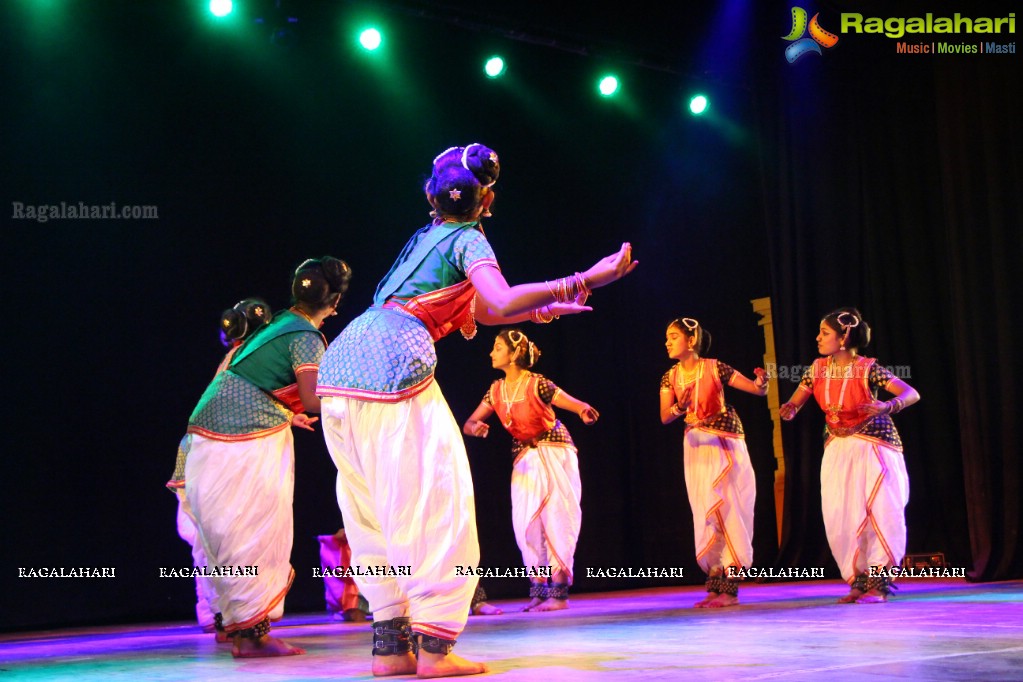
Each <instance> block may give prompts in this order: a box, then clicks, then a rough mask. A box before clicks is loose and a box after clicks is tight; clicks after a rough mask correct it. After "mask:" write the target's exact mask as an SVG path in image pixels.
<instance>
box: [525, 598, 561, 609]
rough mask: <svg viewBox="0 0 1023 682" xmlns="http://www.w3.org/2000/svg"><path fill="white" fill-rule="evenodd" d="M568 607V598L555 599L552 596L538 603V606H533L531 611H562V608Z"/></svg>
mask: <svg viewBox="0 0 1023 682" xmlns="http://www.w3.org/2000/svg"><path fill="white" fill-rule="evenodd" d="M567 608H568V600H567V599H555V598H554V597H551V598H550V599H547V600H545V601H544V602H543V603H541V604H537V605H536V606H534V607H533V608H531V609H530V611H561V610H562V609H567Z"/></svg>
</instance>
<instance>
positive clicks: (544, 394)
mask: <svg viewBox="0 0 1023 682" xmlns="http://www.w3.org/2000/svg"><path fill="white" fill-rule="evenodd" d="M536 392H537V393H539V394H540V400H542V401H544V402H545V403H547V404H548V405H550V404H551V403H552V402H554V396H555V395H557V393H558V387H557V386H556V385H555V384H554V382H553V381H551V380H550V379H548V378H547V377H544V376H542V377H540V379H539V380H538V381H537V382H536Z"/></svg>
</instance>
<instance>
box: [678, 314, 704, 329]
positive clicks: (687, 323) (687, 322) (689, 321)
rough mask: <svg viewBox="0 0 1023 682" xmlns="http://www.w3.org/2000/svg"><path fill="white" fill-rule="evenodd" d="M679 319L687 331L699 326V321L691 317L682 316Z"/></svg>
mask: <svg viewBox="0 0 1023 682" xmlns="http://www.w3.org/2000/svg"><path fill="white" fill-rule="evenodd" d="M679 321H680V322H681V323H682V326H684V327H685V328H686V329H688V330H689V331H696V330H697V329H699V328H700V323H699V322H697V321H696V320H694V319H693V318H691V317H683V318H681V319H680V320H679Z"/></svg>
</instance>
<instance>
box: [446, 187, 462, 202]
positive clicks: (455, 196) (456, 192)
mask: <svg viewBox="0 0 1023 682" xmlns="http://www.w3.org/2000/svg"><path fill="white" fill-rule="evenodd" d="M448 196H449V197H450V198H451V200H452V201H458V200H460V199H461V198H462V190H460V189H453V190H449V191H448Z"/></svg>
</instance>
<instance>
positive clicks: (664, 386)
mask: <svg viewBox="0 0 1023 682" xmlns="http://www.w3.org/2000/svg"><path fill="white" fill-rule="evenodd" d="M670 390H671V370H670V369H669V370H668V371H667V372H665V373H664V376H662V377H661V391H670Z"/></svg>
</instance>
